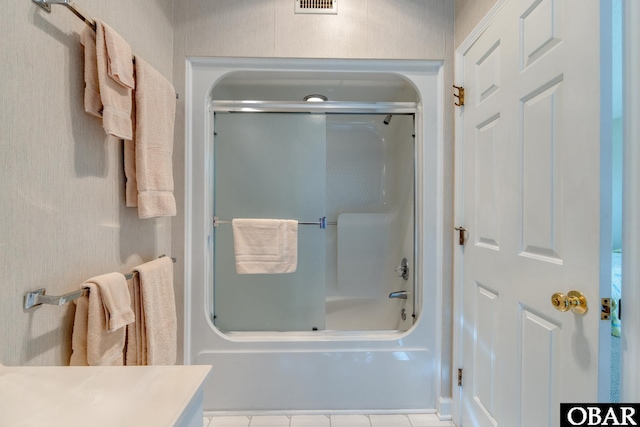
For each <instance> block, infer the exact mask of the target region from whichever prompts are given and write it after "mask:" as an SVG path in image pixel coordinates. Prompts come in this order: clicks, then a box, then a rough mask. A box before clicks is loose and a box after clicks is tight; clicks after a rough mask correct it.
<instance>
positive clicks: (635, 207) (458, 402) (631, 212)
mask: <svg viewBox="0 0 640 427" xmlns="http://www.w3.org/2000/svg"><path fill="white" fill-rule="evenodd" d="M508 1H509V0H497V1H496V3H495V4H494V6H493V7H492V8H491V9H490V10H489V12H488V13H487V14H486V15H485V16H484V17H483V18H482V20H481V21H480V22H479V23H478V25H477V26H476V27H475V28H474V29H473V30H472V31H471V33H470V34H469V35H468V36H467V37H466V38H465V40H464V41H463V42H462V43H461V44H460V46H458V48H456V50H455V53H454V84H455V85H457V86H464V63H463V59H464V56H465V55H466V54H467V53H468V51H469V50H470V49H471V47H472V46H473V45H474V43H475V42H476V41H477V40H478V38H479V37H480V36H481V35H482V34H483V33H484V32H485V30H486V29H487V28H488V27H489V25H491V23H492V22H493V21H494V19H495V17H496V15H497V14H498V13H499V12H500V10H501V9H502V8H503V7H504V6H505V4H507V2H508ZM623 1H624V3H625V6H624V7H625V16H626V22H637V20H638V19H640V4H638V2H636V1H635V0H623ZM600 5H601V13H603V11H604V13H605V14H606V16H609V17H610V14H611V11H610V6H609V7H608V10H607V6H606V0H605V1H601V2H600ZM634 19H635V21H634ZM633 27H634V26H632V25H625V28H624V30H623V31H624V38H625V40H626V41H629V40H631V42H625V67H626V71H625V77H624V84H623V86H624V87H626V88H627V90H626V94H628V95H629V96H628V97H626V98H625V113H624V114H625V117H638V115H640V102H639V101H638V100H639V99H640V81H638V79H637V77H636V76H637V75H638V74H639V73H640V54H639V53H638V52H640V31H638V30H637V29H634V28H633ZM608 55H609V56H605V60H606V58H607V57H609V58H610V53H609V54H608ZM627 58H629V59H627ZM601 59H602V58H601ZM609 63H610V61H609ZM604 68H605V67H601V70H602V71H605V73H606V72H609V71H607V70H605V69H604ZM609 69H610V67H609ZM632 76H633V77H632ZM603 79H604V78H603V77H602V76H601V81H602V80H603ZM634 80H635V81H634ZM608 100H609V101H610V96H609V97H608ZM463 108H464V107H456V110H455V112H454V147H455V148H454V150H455V158H454V168H455V174H454V176H455V186H454V194H455V197H454V226H456V227H458V226H464V224H463V220H464V211H463V206H464V204H463V194H464V193H463V190H464V188H463V173H462V166H463V162H464V158H463V157H464V156H463V150H462V147H463V143H464V122H463V111H464V110H463ZM624 126H625V130H624V141H623V145H624V150H625V151H624V152H625V161H626V163H625V172H624V173H625V175H624V182H625V184H624V185H625V189H624V195H623V200H626V202H625V203H624V206H623V217H624V220H623V225H622V227H623V235H624V236H627V237H629V238H627V239H623V254H625V253H626V254H628V255H627V256H626V262H625V258H623V271H624V280H625V283H632V284H634V286H633V287H631V286H627V287H626V288H625V289H624V295H625V298H624V299H623V301H624V300H625V299H626V301H638V300H640V286H638V279H640V269H639V268H638V266H637V265H634V263H633V262H632V260H637V259H638V257H639V256H640V227H638V226H637V224H636V223H637V221H636V219H637V218H638V216H639V215H640V198H639V197H638V195H639V194H640V173H639V171H638V169H639V168H640V122H638V121H637V120H635V121H634V120H625V125H624ZM603 132H604V130H603ZM634 142H635V144H634ZM605 173H606V172H605ZM609 179H610V178H609ZM629 182H631V183H632V184H631V185H628V184H627V183H629ZM609 216H610V215H609ZM453 232H454V230H452V236H453V238H454V239H456V241H457V233H456V234H455V235H454V234H453ZM630 233H632V234H630ZM453 252H454V253H453V301H454V304H453V316H454V323H453V355H452V362H453V364H452V372H456V370H457V369H458V368H459V367H461V366H462V361H463V354H462V351H463V347H462V338H463V327H464V322H463V320H464V319H463V255H464V246H461V245H457V244H456V245H455V246H454V250H453ZM601 294H603V292H602V289H601ZM603 295H604V294H603ZM609 296H610V295H609ZM629 305H630V304H629ZM629 311H630V310H627V313H629ZM625 320H626V322H625V328H624V329H623V338H624V337H625V336H626V337H627V338H626V339H627V340H628V342H629V343H632V342H633V343H638V342H639V341H640V315H637V316H635V317H631V318H630V316H627V319H625ZM603 323H604V322H603ZM605 329H606V328H605V327H603V326H602V325H601V328H600V336H601V337H602V336H603V334H604V333H605V332H603V331H604V330H605ZM603 341H604V342H603ZM607 343H610V341H608V340H602V339H600V347H601V348H600V351H599V354H600V355H604V356H605V358H606V359H608V358H609V356H608V353H609V351H608V349H606V351H605V349H604V348H603V345H605V346H606V345H607ZM607 347H608V346H607ZM638 358H640V345H638V344H635V345H627V349H625V351H624V352H623V355H622V369H623V373H624V374H623V375H622V376H621V377H622V378H621V380H620V381H621V396H622V401H625V402H638V401H640V370H639V369H638V368H637V366H636V364H637V360H638ZM625 361H626V362H625ZM607 365H608V363H607ZM599 370H601V371H603V369H602V364H601V366H600V368H599ZM599 378H600V380H601V381H600V383H601V385H600V386H599V390H598V395H599V400H601V401H603V402H604V401H606V400H607V399H606V398H605V397H604V396H608V395H609V392H608V383H609V381H608V380H609V379H610V372H609V369H607V372H601V373H600V374H599ZM452 383H453V384H452V400H453V401H452V419H453V422H454V423H455V424H456V425H460V420H461V414H462V389H461V388H460V387H457V381H456V375H452ZM605 388H606V389H607V391H606V393H605Z"/></svg>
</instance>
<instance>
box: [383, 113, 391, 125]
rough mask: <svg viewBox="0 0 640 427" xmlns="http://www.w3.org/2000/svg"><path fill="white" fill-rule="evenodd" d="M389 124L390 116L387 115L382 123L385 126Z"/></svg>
mask: <svg viewBox="0 0 640 427" xmlns="http://www.w3.org/2000/svg"><path fill="white" fill-rule="evenodd" d="M389 122H391V114H387V117H385V118H384V121H383V123H384V124H385V125H388V124H389Z"/></svg>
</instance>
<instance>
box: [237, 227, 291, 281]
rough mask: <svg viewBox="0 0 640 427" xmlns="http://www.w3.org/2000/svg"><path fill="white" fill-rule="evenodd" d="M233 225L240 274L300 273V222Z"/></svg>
mask: <svg viewBox="0 0 640 427" xmlns="http://www.w3.org/2000/svg"><path fill="white" fill-rule="evenodd" d="M231 222H232V226H233V247H234V251H235V257H236V272H237V273H238V274H280V273H293V272H295V271H296V269H297V267H298V221H294V220H290V219H247V218H236V219H234V220H232V221H231Z"/></svg>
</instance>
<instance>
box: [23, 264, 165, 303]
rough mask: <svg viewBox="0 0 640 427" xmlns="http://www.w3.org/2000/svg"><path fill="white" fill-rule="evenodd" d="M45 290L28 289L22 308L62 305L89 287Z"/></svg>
mask: <svg viewBox="0 0 640 427" xmlns="http://www.w3.org/2000/svg"><path fill="white" fill-rule="evenodd" d="M164 256H166V255H162V256H160V258H162V257H164ZM171 260H172V261H173V262H174V263H175V262H176V259H175V258H171ZM137 274H138V272H137V271H132V272H131V273H127V274H125V275H124V277H125V279H127V280H131V279H133V277H134V276H136V275H137ZM45 292H46V288H41V289H36V290H35V291H29V292H27V293H25V294H24V306H23V307H24V309H25V310H29V309H30V308H33V307H35V306H38V305H41V304H47V305H64V304H66V303H68V302H71V301H73V300H77V299H78V298H80V297H82V296H85V295H88V294H89V289H88V288H80V289H78V290H75V291H73V292H69V293H68V294H64V295H45Z"/></svg>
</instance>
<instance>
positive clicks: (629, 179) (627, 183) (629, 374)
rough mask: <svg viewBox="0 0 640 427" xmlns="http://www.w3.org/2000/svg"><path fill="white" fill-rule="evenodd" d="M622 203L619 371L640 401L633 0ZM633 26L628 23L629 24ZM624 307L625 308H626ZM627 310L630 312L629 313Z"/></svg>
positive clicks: (629, 2)
mask: <svg viewBox="0 0 640 427" xmlns="http://www.w3.org/2000/svg"><path fill="white" fill-rule="evenodd" d="M623 15H624V18H623V19H624V23H623V27H624V28H623V33H622V34H623V38H624V42H623V45H624V47H623V49H624V50H623V58H624V59H623V61H624V64H623V70H624V71H623V73H624V77H623V85H622V87H623V89H624V90H625V93H624V96H623V102H624V110H623V111H624V112H623V123H624V133H623V135H624V136H623V152H624V155H623V157H624V175H623V194H622V200H623V206H622V218H623V219H622V236H623V237H622V254H623V255H622V271H623V280H624V284H623V291H622V292H623V298H622V308H623V312H624V314H625V317H624V327H623V328H622V340H623V342H622V344H623V345H622V348H623V350H622V374H621V375H620V377H621V378H620V386H621V390H620V391H621V394H620V396H621V400H622V401H623V402H640V370H639V369H638V359H639V358H640V344H639V342H640V314H639V313H638V310H631V309H632V308H633V304H632V302H634V301H640V283H639V280H640V268H639V267H638V264H637V260H638V257H640V227H639V226H638V217H639V216H640V171H639V170H638V168H640V123H639V122H638V120H637V119H635V118H636V117H638V114H640V102H639V101H638V100H639V99H640V80H638V77H637V76H638V73H640V30H639V29H638V27H637V22H638V20H640V3H639V2H637V1H636V0H623ZM632 23H633V24H636V25H631V24H632ZM625 309H626V310H625ZM629 313H631V314H630V315H629Z"/></svg>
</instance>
